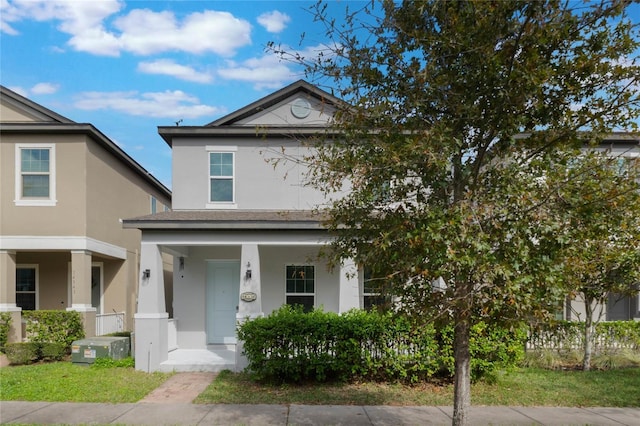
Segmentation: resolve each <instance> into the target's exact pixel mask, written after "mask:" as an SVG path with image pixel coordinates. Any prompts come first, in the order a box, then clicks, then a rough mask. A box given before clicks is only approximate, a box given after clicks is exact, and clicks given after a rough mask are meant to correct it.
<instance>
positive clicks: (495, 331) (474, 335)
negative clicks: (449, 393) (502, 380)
mask: <svg viewBox="0 0 640 426" xmlns="http://www.w3.org/2000/svg"><path fill="white" fill-rule="evenodd" d="M526 342H527V328H526V327H524V326H522V327H519V328H512V329H506V328H500V327H489V326H488V325H487V324H485V323H484V322H480V323H477V324H474V325H473V327H472V328H471V336H470V337H469V352H470V353H471V379H472V380H477V379H479V378H481V377H484V376H487V375H490V374H492V373H494V372H495V371H496V370H497V369H499V368H509V367H514V366H516V365H518V364H519V363H521V362H522V360H523V359H524V354H525V345H526ZM440 362H441V363H442V364H441V366H442V370H443V372H444V373H445V375H447V376H450V377H453V374H454V371H455V364H454V357H453V326H447V327H445V328H443V329H442V330H440Z"/></svg>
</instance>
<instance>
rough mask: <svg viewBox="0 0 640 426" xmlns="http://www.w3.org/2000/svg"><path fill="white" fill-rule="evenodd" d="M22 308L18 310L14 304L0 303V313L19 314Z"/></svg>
mask: <svg viewBox="0 0 640 426" xmlns="http://www.w3.org/2000/svg"><path fill="white" fill-rule="evenodd" d="M21 311H22V308H19V307H18V306H17V305H16V304H15V303H0V312H21Z"/></svg>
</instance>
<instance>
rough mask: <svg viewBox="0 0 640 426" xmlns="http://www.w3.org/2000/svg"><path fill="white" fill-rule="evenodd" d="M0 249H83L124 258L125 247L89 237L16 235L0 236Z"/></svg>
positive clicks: (125, 253)
mask: <svg viewBox="0 0 640 426" xmlns="http://www.w3.org/2000/svg"><path fill="white" fill-rule="evenodd" d="M0 250H16V251H18V250H85V251H88V252H92V253H98V254H102V255H105V256H109V257H115V258H116V259H122V260H125V259H126V258H127V249H126V248H124V247H119V246H116V245H114V244H110V243H107V242H104V241H99V240H96V239H93V238H89V237H70V236H37V235H16V236H10V237H7V236H0Z"/></svg>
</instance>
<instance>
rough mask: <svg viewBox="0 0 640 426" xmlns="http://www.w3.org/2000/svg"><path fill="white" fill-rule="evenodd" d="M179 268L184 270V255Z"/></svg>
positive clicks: (181, 257)
mask: <svg viewBox="0 0 640 426" xmlns="http://www.w3.org/2000/svg"><path fill="white" fill-rule="evenodd" d="M179 269H180V270H181V271H184V257H183V256H180V266H179Z"/></svg>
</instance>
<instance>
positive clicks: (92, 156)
mask: <svg viewBox="0 0 640 426" xmlns="http://www.w3.org/2000/svg"><path fill="white" fill-rule="evenodd" d="M0 138H1V139H0V284H1V285H0V311H2V312H11V313H12V316H13V324H12V330H11V335H10V337H9V339H10V341H19V340H20V339H22V337H23V336H22V331H21V327H20V324H21V311H23V310H34V309H36V310H45V309H66V310H74V311H78V312H80V313H81V315H82V317H83V320H84V325H85V332H86V335H87V336H93V335H95V334H96V332H98V333H100V328H99V327H100V326H103V325H104V324H103V323H102V321H104V320H106V319H115V320H117V321H118V323H117V324H116V325H117V326H119V328H121V329H124V330H131V329H132V327H133V313H135V310H136V293H137V284H138V281H139V279H138V274H139V269H138V264H139V260H140V259H139V258H140V232H139V231H137V230H132V229H123V228H122V223H121V222H122V219H124V218H126V217H132V216H136V215H142V214H148V213H151V212H152V211H154V209H155V211H162V210H168V209H169V208H170V206H171V193H170V191H169V190H168V189H167V188H166V187H165V186H164V185H163V184H162V183H160V182H159V181H158V180H157V179H155V178H154V177H153V176H151V175H150V174H149V173H148V172H147V171H146V170H145V169H144V168H143V167H142V166H140V164H138V163H137V162H135V161H134V160H133V159H132V158H131V157H129V156H128V155H127V154H126V153H125V152H124V151H123V150H122V149H120V148H119V147H118V146H117V145H116V144H115V143H114V142H113V141H111V140H110V139H109V138H107V137H106V136H105V135H104V134H102V133H101V132H100V131H99V130H98V129H96V128H95V127H93V126H92V125H91V124H82V123H76V122H73V121H71V120H69V119H68V118H65V117H63V116H61V115H59V114H57V113H55V112H53V111H51V110H49V109H47V108H45V107H43V106H41V105H38V104H36V103H34V102H32V101H30V100H29V99H26V98H24V97H23V96H21V95H19V94H17V93H15V92H13V91H11V90H9V89H7V88H5V87H2V86H0ZM170 267H171V265H170V264H168V265H166V266H165V268H164V269H165V270H166V271H167V272H168V273H167V285H170V284H171V274H170ZM161 271H163V268H162V267H161ZM96 317H98V322H96Z"/></svg>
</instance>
